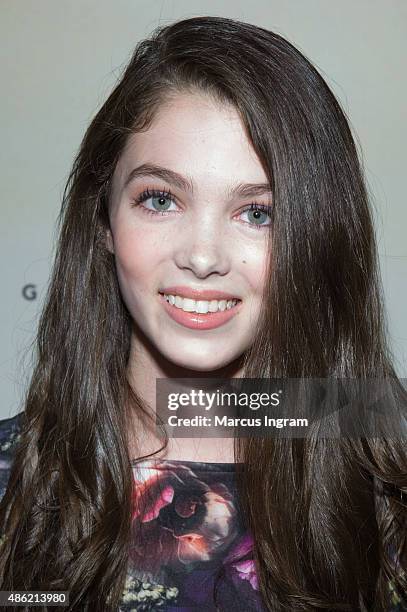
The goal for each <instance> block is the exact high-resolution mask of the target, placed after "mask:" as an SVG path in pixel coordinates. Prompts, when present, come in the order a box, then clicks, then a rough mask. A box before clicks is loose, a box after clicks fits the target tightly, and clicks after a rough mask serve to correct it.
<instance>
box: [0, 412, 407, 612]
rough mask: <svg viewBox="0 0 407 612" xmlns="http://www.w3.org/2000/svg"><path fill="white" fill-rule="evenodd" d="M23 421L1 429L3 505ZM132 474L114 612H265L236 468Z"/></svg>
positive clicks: (169, 465)
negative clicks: (121, 584) (124, 562)
mask: <svg viewBox="0 0 407 612" xmlns="http://www.w3.org/2000/svg"><path fill="white" fill-rule="evenodd" d="M21 414H22V413H20V414H19V415H17V416H16V417H12V418H10V419H6V420H3V421H0V499H1V498H2V496H3V495H4V492H5V489H6V486H7V481H8V476H9V472H10V467H11V463H12V459H13V450H14V447H15V444H16V442H17V441H18V439H19V418H20V415H21ZM132 470H133V481H134V487H133V511H132V537H131V541H130V542H129V549H128V552H129V557H128V558H129V561H128V568H127V579H126V583H125V588H124V591H123V596H122V601H121V604H120V607H119V609H118V612H141V611H146V612H154V611H159V610H163V611H165V612H192V611H198V610H199V611H201V610H202V611H203V612H212V611H213V612H215V611H216V610H221V611H222V612H224V611H227V612H229V611H230V610H233V612H261V611H264V610H266V607H265V606H264V604H262V599H261V595H260V592H259V585H258V578H257V573H256V567H255V563H254V555H253V539H252V536H251V534H250V532H249V531H248V530H247V529H246V528H245V525H244V521H243V517H242V513H241V512H240V510H239V505H238V496H237V487H236V476H235V466H234V465H233V464H230V463H201V462H195V461H167V460H159V459H152V458H150V459H147V460H144V461H141V462H136V463H134V464H133V466H132ZM1 537H2V534H0V538H1ZM389 589H390V595H391V608H390V610H389V612H402V611H403V610H404V611H405V610H407V608H406V605H405V603H404V602H403V601H402V600H401V599H400V596H399V595H398V594H397V593H396V592H395V590H394V588H392V585H391V584H390V585H389ZM214 591H215V592H216V599H215V597H214Z"/></svg>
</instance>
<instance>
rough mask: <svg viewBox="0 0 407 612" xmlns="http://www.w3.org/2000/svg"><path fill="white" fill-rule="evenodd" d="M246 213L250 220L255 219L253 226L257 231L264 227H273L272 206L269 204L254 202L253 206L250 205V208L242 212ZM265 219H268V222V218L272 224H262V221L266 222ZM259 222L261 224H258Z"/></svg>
mask: <svg viewBox="0 0 407 612" xmlns="http://www.w3.org/2000/svg"><path fill="white" fill-rule="evenodd" d="M245 212H247V213H249V215H248V216H249V218H250V217H251V218H252V219H253V225H254V227H255V228H256V229H258V228H262V227H269V226H270V225H271V206H268V205H267V204H256V203H255V202H253V204H250V206H249V207H247V208H245V209H244V210H242V213H241V214H243V213H245ZM250 213H251V214H250ZM264 217H266V220H267V217H268V218H269V220H270V223H267V224H265V223H261V220H262V219H263V220H264ZM257 221H260V223H257Z"/></svg>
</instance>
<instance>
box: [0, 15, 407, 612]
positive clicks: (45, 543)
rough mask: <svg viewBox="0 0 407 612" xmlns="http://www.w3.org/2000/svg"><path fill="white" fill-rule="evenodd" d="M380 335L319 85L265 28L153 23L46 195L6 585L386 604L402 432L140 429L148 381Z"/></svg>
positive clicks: (223, 372) (12, 482)
mask: <svg viewBox="0 0 407 612" xmlns="http://www.w3.org/2000/svg"><path fill="white" fill-rule="evenodd" d="M196 310H197V311H198V313H196V312H194V311H196ZM389 354H390V352H389V349H388V346H387V343H386V337H385V332H384V318H383V308H382V304H381V293H380V282H379V277H378V265H377V254H376V246H375V238H374V231H373V227H372V220H371V212H370V208H369V203H368V198H367V194H366V188H365V185H364V179H363V174H362V170H361V166H360V163H359V160H358V156H357V152H356V149H355V145H354V141H353V138H352V135H351V132H350V129H349V126H348V123H347V121H346V118H345V116H344V113H343V111H342V110H341V108H340V106H339V104H338V102H337V101H336V99H335V97H334V95H333V94H332V92H331V91H330V89H329V88H328V86H327V84H326V83H325V82H324V80H323V79H322V78H321V76H320V75H319V74H318V72H317V71H316V70H315V68H314V67H313V66H312V65H311V64H310V62H309V61H308V60H307V59H306V58H305V57H304V56H303V55H302V54H301V53H300V52H299V51H298V50H297V49H296V48H295V47H293V46H292V45H291V44H290V43H289V42H287V41H286V40H284V39H283V38H282V37H280V36H278V35H276V34H274V33H273V32H270V31H267V30H265V29H262V28H259V27H256V26H253V25H250V24H246V23H241V22H237V21H233V20H230V19H223V18H218V17H198V18H192V19H187V20H183V21H180V22H177V23H174V24H172V25H170V26H166V27H161V28H159V29H158V30H157V31H156V32H155V33H154V35H153V36H152V37H151V38H149V39H147V40H144V41H142V42H141V43H140V44H139V45H138V46H137V48H136V50H135V52H134V55H133V57H132V59H131V61H130V63H129V65H128V67H127V69H126V70H125V72H124V75H123V77H122V79H121V80H120V82H119V83H118V85H117V86H116V88H115V89H114V91H113V92H112V94H111V95H110V96H109V98H108V100H107V101H106V102H105V104H104V105H103V106H102V108H101V110H100V111H99V112H98V114H97V115H96V117H95V118H94V119H93V121H92V123H91V125H90V127H89V128H88V130H87V132H86V134H85V137H84V140H83V142H82V145H81V148H80V151H79V153H78V155H77V158H76V160H75V162H74V166H73V169H72V172H71V175H70V178H69V181H68V185H67V189H66V192H65V194H64V201H63V206H62V211H61V231H60V239H59V244H58V252H57V256H56V260H55V265H54V269H53V273H52V278H51V282H50V287H49V293H48V296H47V300H46V304H45V308H44V311H43V314H42V318H41V322H40V326H39V332H38V352H37V363H36V367H35V369H34V372H33V376H32V381H31V386H30V388H29V391H28V394H27V398H26V402H25V408H24V411H23V412H22V413H20V414H19V415H18V416H17V417H15V418H13V419H9V420H7V421H4V422H3V423H2V427H1V431H2V453H3V454H2V456H1V457H2V459H1V462H2V463H1V466H2V467H3V487H4V489H5V490H4V496H3V499H2V502H1V505H0V528H1V533H2V534H3V535H2V549H1V560H0V577H1V580H0V587H1V590H3V591H11V590H13V589H14V590H17V589H18V590H26V591H30V590H31V591H33V590H35V591H38V590H48V591H68V592H69V597H70V599H69V606H68V608H67V607H65V608H64V609H69V610H91V611H93V610H103V611H105V610H117V609H118V608H119V609H121V610H173V611H175V610H196V609H199V610H200V609H202V610H225V611H229V610H232V609H233V610H242V611H245V612H247V611H250V610H273V611H274V610H276V611H280V610H287V611H300V610H301V611H306V610H308V611H311V610H316V609H325V610H352V611H353V610H362V611H367V610H369V611H370V610H375V611H379V610H391V609H392V610H402V609H403V606H404V605H405V604H404V603H403V594H404V595H405V591H406V577H405V569H406V566H405V539H406V516H407V512H406V501H405V494H406V491H407V461H406V454H405V446H404V442H403V440H402V439H397V438H386V437H376V438H372V437H363V438H362V437H359V438H350V437H343V438H331V439H330V438H322V437H319V438H313V437H307V438H296V439H288V438H285V437H281V438H277V439H273V438H266V437H263V438H262V437H256V438H254V437H252V436H249V437H248V438H242V439H236V440H233V438H224V439H217V438H206V437H204V436H202V439H201V440H198V439H189V440H188V439H181V438H179V439H175V438H169V439H167V440H166V443H165V444H163V443H162V439H161V438H159V436H156V435H155V430H154V427H153V423H154V413H155V408H156V405H155V383H156V380H157V379H158V378H196V377H208V378H210V377H222V378H229V379H232V378H238V377H243V376H244V377H247V378H272V377H281V378H288V377H298V378H300V377H304V378H305V377H338V378H345V377H350V378H357V379H367V378H369V377H372V378H376V377H384V378H395V377H396V375H395V372H394V369H393V367H392V363H391V359H390V357H389ZM27 609H30V607H29V604H27ZM33 609H34V608H33ZM61 609H62V608H61Z"/></svg>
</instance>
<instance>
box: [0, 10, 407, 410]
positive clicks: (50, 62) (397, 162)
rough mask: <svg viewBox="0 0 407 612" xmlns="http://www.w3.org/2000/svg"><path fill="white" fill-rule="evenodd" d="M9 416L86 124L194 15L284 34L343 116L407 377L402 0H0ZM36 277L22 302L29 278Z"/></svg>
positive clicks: (0, 341) (2, 377)
mask: <svg viewBox="0 0 407 612" xmlns="http://www.w3.org/2000/svg"><path fill="white" fill-rule="evenodd" d="M0 13H1V14H0V40H1V47H2V48H1V54H0V57H1V59H0V70H1V73H0V79H1V80H0V82H1V86H2V95H1V97H0V117H1V163H0V172H1V240H0V249H1V257H0V261H1V264H2V273H1V276H2V281H1V285H2V299H1V302H0V309H1V311H0V320H1V326H0V334H1V336H0V366H1V367H0V390H1V402H0V418H6V417H9V416H12V415H13V414H15V413H16V412H18V411H19V410H21V408H22V406H21V400H22V395H23V392H24V389H25V388H26V386H27V383H28V381H29V377H30V373H31V353H30V344H31V342H32V340H33V338H34V334H35V329H36V324H37V321H38V314H39V311H40V308H41V304H42V301H43V297H44V294H45V290H46V284H47V281H48V275H49V271H50V266H51V262H52V258H53V254H54V250H53V248H54V246H53V245H54V240H55V221H56V218H57V214H58V212H59V208H60V203H61V196H62V191H63V188H64V185H65V181H66V179H67V176H68V172H69V168H70V165H71V162H72V160H73V157H74V154H75V152H76V150H77V148H78V146H79V143H80V141H81V138H82V136H83V134H84V131H85V129H86V127H87V125H88V123H89V121H90V120H91V118H92V116H93V115H94V114H95V112H96V111H97V109H98V108H99V106H100V105H101V103H102V102H103V101H104V99H105V98H106V97H107V95H108V93H109V91H110V90H111V88H112V87H113V85H114V83H115V81H116V80H117V78H118V77H119V75H120V73H121V70H122V69H123V67H124V66H125V64H126V62H127V61H128V59H129V58H130V55H131V52H132V50H133V48H134V46H135V44H136V43H137V42H138V41H139V40H140V39H141V38H143V37H145V36H147V35H148V34H149V33H150V32H151V31H152V30H153V28H155V27H156V26H157V25H160V24H167V23H170V22H171V21H174V20H176V19H181V18H185V17H192V16H195V15H222V16H226V17H233V18H236V19H240V20H243V21H248V22H251V23H254V24H257V25H260V26H263V27H266V28H268V29H271V30H274V31H276V32H278V33H279V34H282V35H283V36H285V37H286V38H287V39H288V40H290V41H291V42H292V43H294V45H296V46H297V47H298V48H299V49H300V50H301V51H302V52H303V53H304V54H305V55H306V56H307V57H308V58H309V59H311V60H312V61H313V63H314V64H315V65H316V66H317V68H318V69H319V71H320V72H321V74H322V75H323V77H324V78H325V79H326V80H327V82H328V84H329V85H330V87H331V88H332V89H333V91H334V93H335V94H336V95H337V97H338V98H339V100H340V102H341V104H342V106H343V108H344V110H345V112H346V114H347V115H348V117H349V119H350V122H351V126H352V129H353V131H354V134H355V135H356V137H357V141H358V143H359V147H360V148H361V150H362V152H363V160H364V166H365V172H366V178H367V182H368V186H369V190H370V192H371V194H372V203H373V207H374V215H375V222H376V230H377V236H378V241H379V253H380V259H381V267H382V276H383V283H384V288H385V296H386V303H387V311H388V324H389V333H390V338H391V345H392V348H393V351H394V357H395V362H396V368H397V371H398V373H399V375H400V376H403V377H405V376H407V321H406V316H405V312H406V304H407V286H406V285H407V283H406V277H407V247H406V240H405V229H406V221H407V211H406V203H405V183H404V181H405V166H406V121H405V119H406V117H405V108H406V100H405V94H406V80H405V54H406V41H407V3H406V2H405V0H341V2H337V0H308V1H304V0H267V1H265V0H264V1H261V0H253V1H251V2H247V0H245V1H238V0H230V1H225V2H213V1H212V2H211V1H208V0H201V1H198V0H195V1H193V0H189V1H187V0H184V1H181V0H178V1H169V0H168V1H165V0H161V1H158V0H157V1H154V0H149V1H144V0H57V1H55V0H0ZM29 284H32V285H34V286H35V288H34V289H33V290H31V293H30V291H28V295H36V299H33V300H27V299H24V297H23V295H22V289H23V287H24V286H25V285H29Z"/></svg>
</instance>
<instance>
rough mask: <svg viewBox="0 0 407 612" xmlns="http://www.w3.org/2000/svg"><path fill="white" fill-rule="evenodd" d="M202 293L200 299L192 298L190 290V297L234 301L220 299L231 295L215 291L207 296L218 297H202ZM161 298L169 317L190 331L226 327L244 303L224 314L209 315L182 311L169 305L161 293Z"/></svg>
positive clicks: (231, 297) (206, 293)
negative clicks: (213, 295)
mask: <svg viewBox="0 0 407 612" xmlns="http://www.w3.org/2000/svg"><path fill="white" fill-rule="evenodd" d="M168 289H170V288H167V289H166V290H165V292H166V293H167V290H168ZM171 289H172V290H173V289H174V288H173V287H171ZM174 293H176V292H174ZM174 293H171V292H170V291H168V294H171V295H174ZM202 293H203V292H199V298H198V297H195V298H192V292H191V290H189V291H188V297H191V299H201V300H204V299H205V300H214V299H219V300H220V299H225V300H226V299H229V300H232V299H234V298H233V296H230V297H228V298H226V297H219V296H220V295H229V294H225V293H224V294H221V292H215V291H212V292H211V291H206V292H205V295H208V294H210V293H212V294H215V293H216V296H217V297H202ZM177 295H180V294H179V293H177ZM181 297H182V296H181ZM159 298H160V300H161V303H162V304H163V306H164V308H165V310H166V312H167V313H168V315H169V316H170V317H171V318H172V319H173V320H174V321H176V322H177V323H179V324H180V325H183V326H184V327H189V328H190V329H215V328H216V327H220V326H221V325H224V324H225V323H227V322H228V321H230V319H232V318H233V317H234V316H235V315H236V314H238V312H239V311H240V307H241V306H242V302H238V303H237V304H236V306H232V308H230V309H229V310H224V311H223V312H222V311H220V310H219V311H218V312H208V313H207V314H200V313H197V312H185V311H184V310H182V308H177V307H176V306H173V305H172V304H169V303H168V302H167V300H166V299H165V297H164V296H163V295H162V294H161V293H160V294H159Z"/></svg>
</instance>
